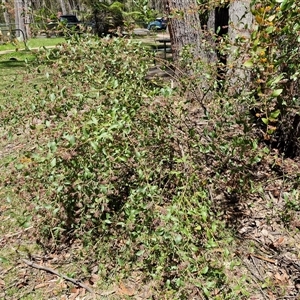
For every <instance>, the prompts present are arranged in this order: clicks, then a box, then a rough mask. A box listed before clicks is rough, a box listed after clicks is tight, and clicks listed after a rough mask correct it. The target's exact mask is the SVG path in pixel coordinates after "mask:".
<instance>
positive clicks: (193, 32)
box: [166, 0, 205, 62]
mask: <svg viewBox="0 0 300 300" xmlns="http://www.w3.org/2000/svg"><path fill="white" fill-rule="evenodd" d="M166 9H167V11H168V13H169V15H170V16H171V17H170V21H169V32H170V36H171V44H172V51H173V59H174V61H175V62H176V61H178V59H179V55H180V52H181V51H182V49H183V47H184V46H191V47H192V54H193V56H194V58H195V59H196V58H199V57H202V58H204V57H205V53H204V51H203V49H202V46H201V41H202V38H203V33H202V29H201V23H200V16H199V12H198V5H197V2H196V1H195V0H166Z"/></svg>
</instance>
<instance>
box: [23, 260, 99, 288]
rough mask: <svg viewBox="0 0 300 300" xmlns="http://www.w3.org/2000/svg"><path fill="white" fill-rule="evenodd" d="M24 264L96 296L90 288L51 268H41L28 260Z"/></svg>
mask: <svg viewBox="0 0 300 300" xmlns="http://www.w3.org/2000/svg"><path fill="white" fill-rule="evenodd" d="M23 262H24V263H25V264H26V265H28V266H30V267H32V268H35V269H38V270H43V271H46V272H48V273H51V274H54V275H56V276H58V277H61V278H63V279H65V280H67V281H70V282H72V283H73V284H75V285H77V286H79V287H81V288H84V289H85V290H87V291H88V292H90V293H91V294H94V293H95V292H94V291H93V290H92V289H91V288H90V287H88V286H87V285H85V284H83V283H81V282H79V281H77V280H76V279H73V278H70V277H67V276H66V275H64V274H59V273H58V272H56V271H55V270H53V269H51V268H48V267H44V266H41V265H38V264H35V263H34V262H32V261H30V260H27V259H23Z"/></svg>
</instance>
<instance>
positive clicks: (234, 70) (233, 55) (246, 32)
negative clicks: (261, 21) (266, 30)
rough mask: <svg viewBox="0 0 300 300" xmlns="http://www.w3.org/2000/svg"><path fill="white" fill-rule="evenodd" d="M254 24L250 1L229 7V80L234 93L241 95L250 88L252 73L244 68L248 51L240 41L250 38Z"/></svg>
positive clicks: (243, 1)
mask: <svg viewBox="0 0 300 300" xmlns="http://www.w3.org/2000/svg"><path fill="white" fill-rule="evenodd" d="M252 24H253V15H252V13H251V11H250V0H237V1H234V2H231V4H230V6H229V28H228V36H229V40H230V42H231V44H232V46H231V50H230V53H229V55H228V59H227V65H228V66H229V70H230V71H229V72H228V78H230V82H229V84H230V85H231V89H232V92H233V93H239V92H240V91H241V90H244V89H245V88H246V87H247V86H249V84H248V83H249V81H250V80H251V78H250V73H249V72H248V71H247V69H246V68H245V67H244V62H245V61H246V60H247V57H248V51H249V49H247V47H246V44H243V43H242V44H241V43H240V42H239V41H238V39H239V38H241V37H243V38H244V39H248V38H249V37H250V30H251V28H252Z"/></svg>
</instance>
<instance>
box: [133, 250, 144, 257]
mask: <svg viewBox="0 0 300 300" xmlns="http://www.w3.org/2000/svg"><path fill="white" fill-rule="evenodd" d="M144 252H145V250H140V251H138V252H137V253H136V254H135V255H136V256H142V255H143V254H144Z"/></svg>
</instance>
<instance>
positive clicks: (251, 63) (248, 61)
mask: <svg viewBox="0 0 300 300" xmlns="http://www.w3.org/2000/svg"><path fill="white" fill-rule="evenodd" d="M244 66H245V67H246V68H252V67H253V62H252V60H251V59H249V60H247V61H245V62H244Z"/></svg>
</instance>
